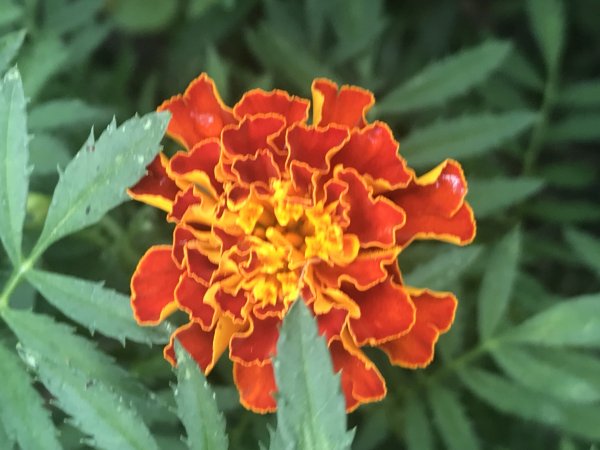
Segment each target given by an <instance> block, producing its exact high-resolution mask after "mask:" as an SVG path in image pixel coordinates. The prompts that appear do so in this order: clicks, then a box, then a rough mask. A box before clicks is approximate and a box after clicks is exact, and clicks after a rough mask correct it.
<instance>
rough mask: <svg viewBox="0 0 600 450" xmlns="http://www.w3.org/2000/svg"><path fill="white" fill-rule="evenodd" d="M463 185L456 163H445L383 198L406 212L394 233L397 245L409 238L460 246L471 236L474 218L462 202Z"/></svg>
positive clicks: (472, 235)
mask: <svg viewBox="0 0 600 450" xmlns="http://www.w3.org/2000/svg"><path fill="white" fill-rule="evenodd" d="M466 195H467V182H466V180H465V177H464V174H463V171H462V169H461V167H460V164H458V163H457V162H456V161H452V160H448V161H446V162H444V163H442V164H440V165H439V166H438V167H436V168H435V169H433V170H432V171H431V172H429V173H427V174H425V175H423V176H421V177H419V178H417V179H416V180H415V181H414V182H413V183H412V184H411V185H410V186H409V187H408V188H407V189H400V190H397V191H394V192H391V193H390V194H389V195H387V196H388V197H389V198H390V199H391V200H392V201H394V202H395V203H397V204H398V205H399V206H400V207H402V208H403V209H404V210H405V211H406V224H405V225H404V226H403V227H402V228H400V229H399V230H397V232H396V239H397V241H398V244H399V245H403V246H405V245H407V244H408V243H410V242H411V241H412V240H413V239H438V240H442V241H448V242H452V243H453V244H459V245H464V244H468V243H470V242H472V241H473V239H474V237H475V218H474V216H473V211H472V209H471V207H470V206H469V205H468V204H467V203H466V202H465V196H466Z"/></svg>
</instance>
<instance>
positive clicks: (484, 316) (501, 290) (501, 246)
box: [477, 228, 521, 340]
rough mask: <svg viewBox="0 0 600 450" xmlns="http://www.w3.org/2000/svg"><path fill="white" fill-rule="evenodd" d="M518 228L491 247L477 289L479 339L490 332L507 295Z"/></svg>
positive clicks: (518, 243) (502, 311)
mask: <svg viewBox="0 0 600 450" xmlns="http://www.w3.org/2000/svg"><path fill="white" fill-rule="evenodd" d="M520 250H521V230H520V228H515V229H514V230H512V231H511V232H510V233H508V234H507V235H506V236H504V237H503V238H502V240H501V241H500V242H498V244H497V245H495V246H494V248H493V249H492V252H491V255H490V259H489V261H488V264H487V266H486V269H485V274H484V276H483V280H482V282H481V288H480V290H479V309H478V312H479V316H478V320H477V325H478V327H479V336H480V338H481V339H482V340H486V339H488V338H489V337H490V336H492V335H493V334H494V332H495V331H496V328H497V327H498V324H499V323H500V321H501V320H502V318H503V316H504V314H505V313H506V309H507V307H508V302H509V300H510V297H511V293H512V288H513V284H514V281H515V278H516V275H517V272H518V260H519V253H520Z"/></svg>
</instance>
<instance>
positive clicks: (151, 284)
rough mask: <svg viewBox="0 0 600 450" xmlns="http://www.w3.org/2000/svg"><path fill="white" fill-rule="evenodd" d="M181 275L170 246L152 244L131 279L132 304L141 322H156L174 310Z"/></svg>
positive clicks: (136, 317) (152, 323)
mask: <svg viewBox="0 0 600 450" xmlns="http://www.w3.org/2000/svg"><path fill="white" fill-rule="evenodd" d="M180 276H181V269H179V268H178V267H177V264H175V261H174V260H173V258H172V256H171V247H170V246H168V245H155V246H154V247H150V249H149V250H148V251H147V252H146V254H145V255H144V256H142V259H141V260H140V262H139V263H138V265H137V267H136V269H135V272H134V273H133V276H132V278H131V307H132V309H133V314H134V316H135V319H136V320H137V322H138V323H140V324H144V325H155V324H157V323H159V322H161V321H162V320H163V319H164V318H165V317H166V316H168V315H169V314H171V313H172V312H173V311H175V309H176V308H177V303H176V302H175V288H176V287H177V284H178V283H179V277H180Z"/></svg>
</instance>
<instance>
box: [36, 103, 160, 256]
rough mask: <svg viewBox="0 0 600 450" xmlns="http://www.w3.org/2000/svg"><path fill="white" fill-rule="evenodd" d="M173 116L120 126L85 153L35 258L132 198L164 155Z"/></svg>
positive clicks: (72, 167)
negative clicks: (148, 169) (163, 142)
mask: <svg viewBox="0 0 600 450" xmlns="http://www.w3.org/2000/svg"><path fill="white" fill-rule="evenodd" d="M168 120H169V115H168V113H167V114H164V113H150V114H147V115H145V116H143V117H134V118H131V119H129V120H128V121H126V122H125V123H123V124H122V125H121V126H120V127H119V128H116V126H115V125H114V124H111V125H109V126H108V128H107V129H106V130H105V131H104V133H102V135H101V136H100V138H99V139H98V140H97V141H96V142H94V141H93V138H92V137H91V136H90V139H88V142H87V143H86V144H84V146H83V147H82V148H81V150H79V152H78V153H77V155H75V158H74V159H73V160H72V161H71V162H70V163H69V165H68V166H67V167H66V169H65V171H64V173H63V174H62V175H61V177H60V180H59V181H58V184H57V185H56V188H55V190H54V195H53V197H52V201H51V203H50V208H49V210H48V215H47V217H46V222H45V223H44V228H43V230H42V233H41V235H40V238H39V240H38V242H37V243H36V245H35V247H34V250H33V251H32V253H34V254H35V253H36V252H41V251H43V250H44V249H46V248H47V247H48V246H49V245H50V244H52V243H53V242H55V241H57V240H58V239H60V238H62V237H64V236H66V235H68V234H70V233H73V232H75V231H78V230H80V229H82V228H84V227H86V226H88V225H91V224H93V223H95V222H97V221H98V220H100V218H102V216H104V214H106V212H108V211H109V210H110V209H112V208H114V207H115V206H117V205H119V204H120V203H122V202H123V201H124V200H125V199H126V198H127V194H126V189H127V188H128V187H130V186H132V185H133V184H134V183H135V182H136V181H138V180H139V179H140V178H141V177H142V175H143V174H144V172H145V170H146V166H147V165H148V164H149V163H150V162H151V161H152V159H153V158H154V156H155V155H156V153H157V152H158V150H159V143H160V140H161V138H162V136H163V134H164V132H165V129H166V126H167V123H168Z"/></svg>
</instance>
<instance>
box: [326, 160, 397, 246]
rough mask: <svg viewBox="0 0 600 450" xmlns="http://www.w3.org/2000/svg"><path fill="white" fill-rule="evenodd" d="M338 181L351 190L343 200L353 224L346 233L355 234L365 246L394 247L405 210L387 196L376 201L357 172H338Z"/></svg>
mask: <svg viewBox="0 0 600 450" xmlns="http://www.w3.org/2000/svg"><path fill="white" fill-rule="evenodd" d="M337 178H339V179H340V180H342V181H344V182H346V183H347V184H348V187H349V189H348V192H347V193H346V195H345V196H344V197H343V199H342V201H343V202H345V203H347V204H348V205H349V206H350V207H349V210H348V216H349V218H350V224H349V225H348V228H347V229H346V232H347V233H353V234H356V235H357V236H358V239H359V240H360V243H361V246H362V247H369V246H379V247H381V246H384V247H388V246H392V245H394V243H395V232H396V230H398V229H399V228H401V227H402V226H403V225H404V221H405V214H404V211H403V210H402V208H400V207H398V206H397V205H395V204H393V203H392V202H391V201H390V200H388V199H387V198H385V197H381V196H378V197H377V198H376V199H373V195H372V192H370V190H369V189H368V188H367V186H366V185H365V183H364V181H363V180H362V179H361V178H360V177H359V175H358V174H357V173H356V172H355V170H354V169H344V170H341V171H339V172H338V173H337Z"/></svg>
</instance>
